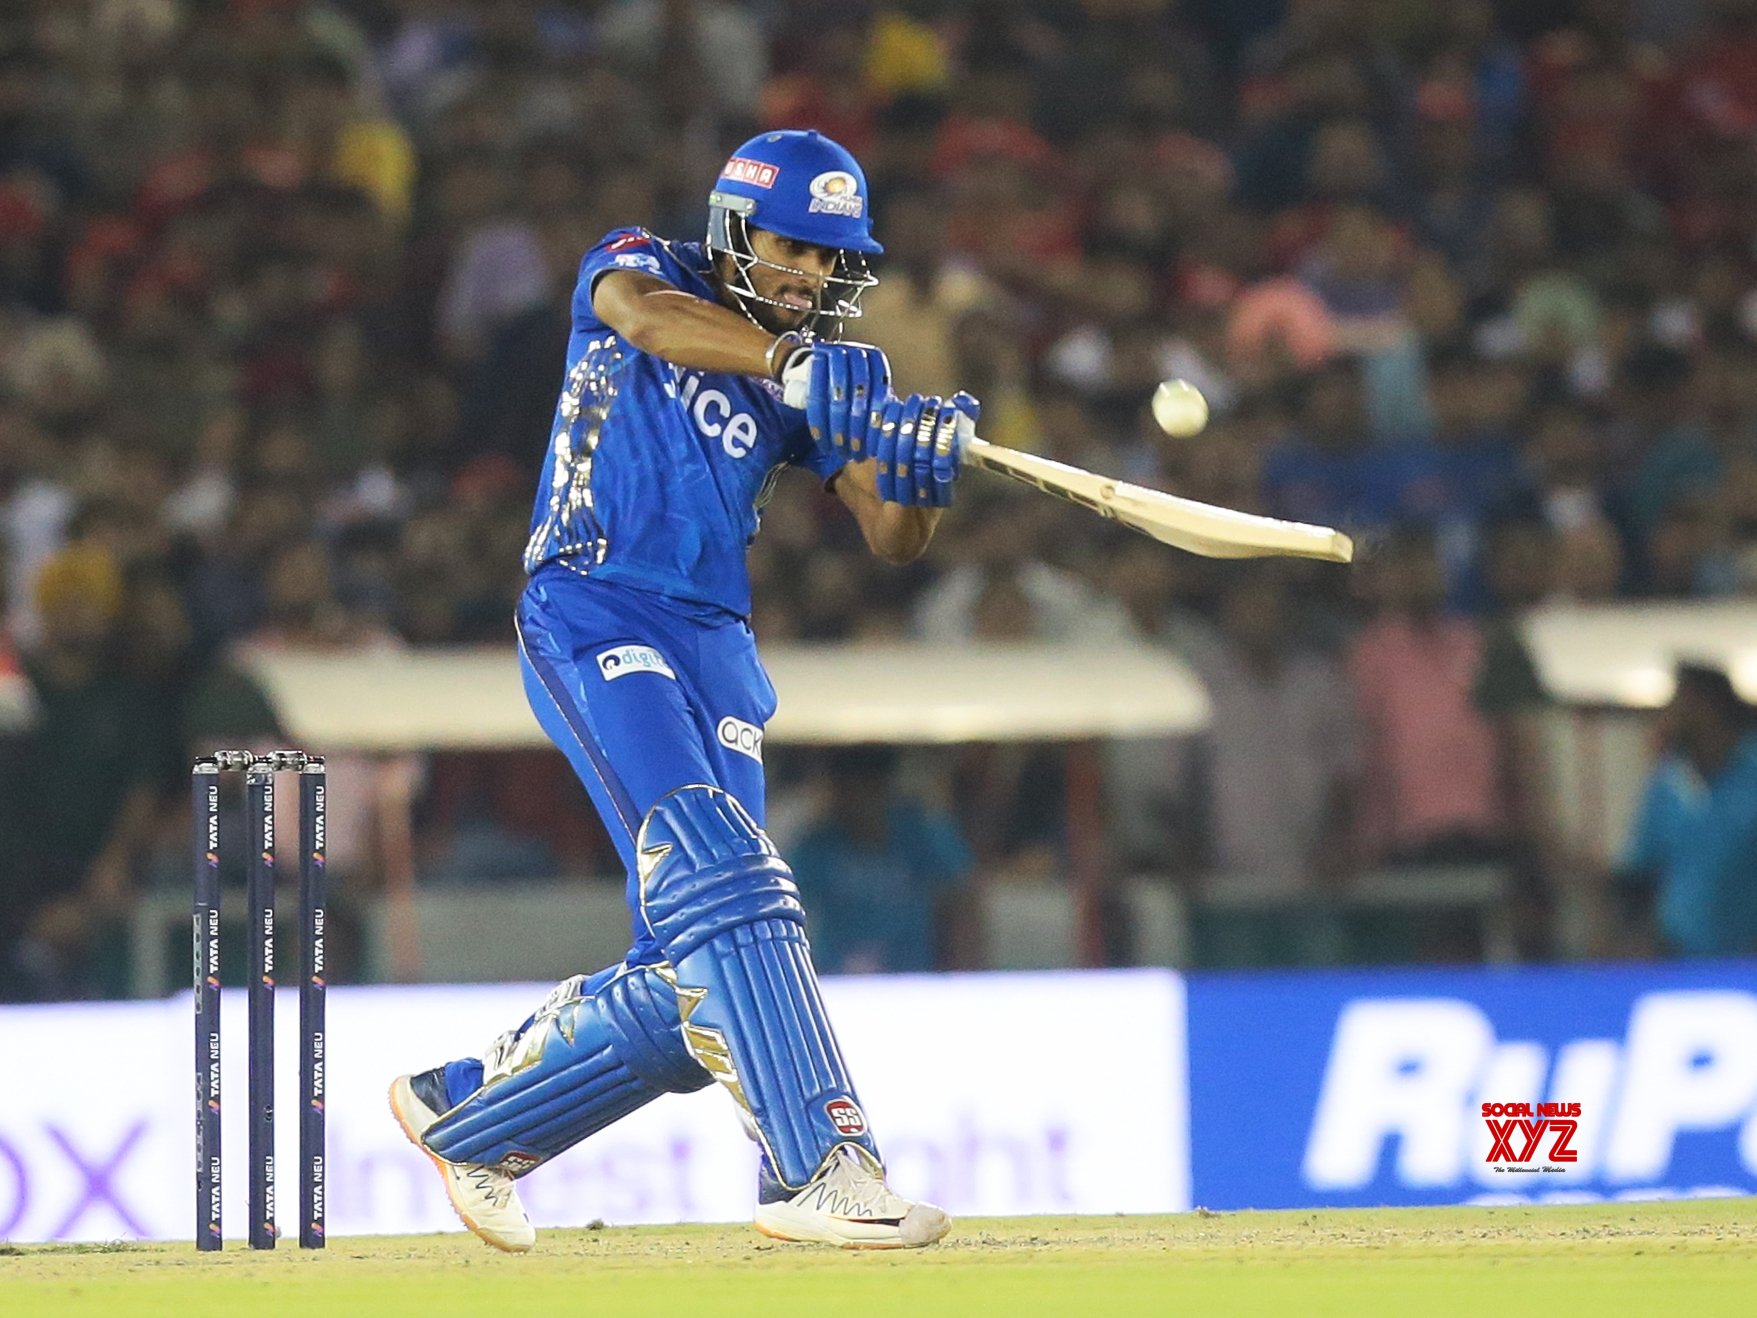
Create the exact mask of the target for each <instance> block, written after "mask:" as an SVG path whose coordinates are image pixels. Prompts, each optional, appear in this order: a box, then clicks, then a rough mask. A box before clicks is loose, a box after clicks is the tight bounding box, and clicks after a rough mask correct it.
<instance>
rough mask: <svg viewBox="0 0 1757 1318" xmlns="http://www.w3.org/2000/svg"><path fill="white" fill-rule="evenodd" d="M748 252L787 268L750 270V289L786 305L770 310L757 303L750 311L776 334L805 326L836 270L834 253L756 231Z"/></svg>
mask: <svg viewBox="0 0 1757 1318" xmlns="http://www.w3.org/2000/svg"><path fill="white" fill-rule="evenodd" d="M750 249H751V251H752V252H754V253H755V254H756V256H757V258H758V260H759V262H761V261H767V262H771V263H772V264H773V265H784V266H787V267H788V269H786V270H774V269H771V268H770V267H769V266H767V265H762V264H758V265H756V266H753V267H752V268H751V272H750V286H751V287H752V288H753V289H755V290H756V292H757V294H758V295H759V296H761V297H766V298H772V299H773V300H774V301H776V302H784V303H786V304H787V305H786V306H783V307H773V306H769V305H767V304H765V303H760V302H759V303H757V304H756V305H755V306H754V308H753V310H754V312H755V315H756V317H757V319H758V320H759V321H761V322H762V323H763V327H764V328H765V329H770V330H773V331H774V332H775V333H777V334H779V333H781V332H783V331H785V330H793V329H798V328H799V327H800V326H801V325H803V324H805V320H806V317H807V316H809V315H811V314H812V313H813V312H814V311H816V310H817V309H818V306H819V303H820V300H821V299H822V297H823V292H824V280H825V279H826V278H828V277H829V276H830V275H831V274H833V273H834V272H835V269H836V257H837V252H836V249H835V248H834V247H819V246H818V245H817V244H816V243H802V242H800V241H799V240H798V239H797V238H783V237H782V236H781V235H780V234H778V233H770V232H769V231H768V230H766V229H755V228H753V229H752V230H751V231H750ZM795 271H798V273H797V274H796V273H794V272H795Z"/></svg>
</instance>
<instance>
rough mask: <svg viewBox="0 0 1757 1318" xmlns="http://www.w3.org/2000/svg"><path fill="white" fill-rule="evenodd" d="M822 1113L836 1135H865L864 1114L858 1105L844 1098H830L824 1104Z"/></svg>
mask: <svg viewBox="0 0 1757 1318" xmlns="http://www.w3.org/2000/svg"><path fill="white" fill-rule="evenodd" d="M824 1113H825V1114H826V1115H827V1116H828V1117H829V1118H830V1124H831V1125H832V1126H834V1127H835V1128H836V1133H837V1134H838V1135H864V1134H866V1113H864V1112H862V1111H861V1110H860V1107H859V1105H858V1104H855V1103H851V1102H849V1101H848V1100H847V1099H845V1098H832V1099H831V1100H830V1101H829V1102H828V1103H825V1104H824Z"/></svg>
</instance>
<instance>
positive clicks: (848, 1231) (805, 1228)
mask: <svg viewBox="0 0 1757 1318" xmlns="http://www.w3.org/2000/svg"><path fill="white" fill-rule="evenodd" d="M757 1197H758V1203H757V1210H756V1229H757V1230H758V1231H761V1232H762V1233H763V1234H764V1235H765V1236H773V1237H774V1238H775V1239H776V1240H797V1241H805V1242H809V1243H812V1244H818V1245H836V1246H839V1247H840V1248H842V1249H920V1248H921V1247H922V1246H923V1245H931V1244H933V1243H934V1242H935V1241H936V1240H939V1239H940V1238H941V1237H942V1236H944V1235H945V1234H946V1232H948V1231H950V1230H951V1229H952V1219H951V1218H949V1217H947V1216H946V1214H945V1210H944V1209H940V1208H935V1207H934V1206H933V1205H932V1204H918V1203H915V1202H914V1201H913V1200H909V1199H905V1198H903V1196H902V1195H900V1194H896V1193H894V1192H893V1191H892V1190H891V1187H890V1186H888V1185H886V1184H885V1176H884V1168H882V1167H880V1166H879V1164H878V1161H877V1160H876V1159H874V1158H873V1156H872V1155H871V1154H870V1153H868V1152H867V1151H866V1150H865V1149H863V1148H861V1147H860V1146H859V1145H855V1144H844V1145H841V1146H840V1147H838V1148H837V1149H836V1150H835V1151H834V1152H832V1153H831V1154H830V1156H829V1158H828V1159H826V1160H825V1162H824V1165H823V1166H822V1167H821V1168H819V1169H818V1174H817V1175H816V1176H814V1177H812V1179H811V1181H810V1183H809V1184H808V1185H806V1187H805V1188H804V1189H803V1190H800V1191H797V1192H796V1193H793V1194H789V1193H788V1191H787V1188H786V1187H785V1186H783V1185H782V1184H781V1183H780V1182H779V1181H778V1180H776V1179H775V1178H774V1177H773V1176H772V1175H771V1174H770V1172H769V1168H768V1162H767V1159H765V1160H764V1163H763V1170H762V1174H761V1176H760V1178H759V1187H758V1196H757Z"/></svg>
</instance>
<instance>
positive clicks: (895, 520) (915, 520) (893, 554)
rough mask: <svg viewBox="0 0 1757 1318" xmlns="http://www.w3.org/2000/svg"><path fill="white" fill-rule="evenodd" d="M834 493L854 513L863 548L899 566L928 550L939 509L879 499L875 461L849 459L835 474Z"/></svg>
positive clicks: (911, 561) (912, 560) (937, 520)
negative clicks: (862, 539) (863, 540)
mask: <svg viewBox="0 0 1757 1318" xmlns="http://www.w3.org/2000/svg"><path fill="white" fill-rule="evenodd" d="M835 489H836V496H837V497H838V498H840V499H841V500H842V502H843V503H844V504H845V505H847V508H848V511H849V512H851V513H853V514H854V520H855V521H856V522H857V523H859V525H860V534H861V536H862V537H864V538H865V540H866V547H867V548H868V549H870V550H872V552H873V553H874V554H876V555H878V557H880V558H882V559H884V561H885V562H887V563H891V564H894V565H896V566H898V567H901V566H902V565H903V564H905V563H913V562H914V561H915V560H916V559H918V558H920V557H921V555H922V554H923V553H925V552H926V551H927V545H928V542H929V541H930V540H932V539H933V533H934V530H935V528H937V527H938V526H939V522H940V513H941V511H942V510H941V509H939V508H921V507H906V506H904V505H903V504H899V503H886V502H885V501H884V500H883V499H881V498H879V491H878V463H876V462H874V461H872V460H871V459H868V460H867V461H865V462H850V463H849V464H848V465H847V466H846V467H843V468H842V470H841V471H839V472H837V473H836V483H835Z"/></svg>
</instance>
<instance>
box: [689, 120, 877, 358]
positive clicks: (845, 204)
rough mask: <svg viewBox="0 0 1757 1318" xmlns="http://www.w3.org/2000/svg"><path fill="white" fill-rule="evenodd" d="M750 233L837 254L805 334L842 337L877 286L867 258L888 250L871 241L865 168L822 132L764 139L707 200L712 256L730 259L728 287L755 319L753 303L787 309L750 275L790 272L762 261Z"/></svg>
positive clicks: (747, 147)
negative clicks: (864, 298)
mask: <svg viewBox="0 0 1757 1318" xmlns="http://www.w3.org/2000/svg"><path fill="white" fill-rule="evenodd" d="M753 228H755V229H766V230H768V231H769V232H770V233H775V234H779V235H781V237H783V238H792V239H794V240H795V241H797V242H802V243H814V244H816V245H817V246H819V247H829V248H833V249H835V251H836V252H837V258H836V268H835V271H834V273H832V274H830V275H829V276H827V277H826V278H825V279H824V280H823V284H822V289H821V292H820V293H819V305H818V308H817V310H816V311H815V312H813V313H812V315H811V317H810V318H809V320H808V321H807V323H806V326H805V328H807V329H809V330H810V331H812V332H813V333H816V334H818V335H819V336H821V337H829V338H835V337H839V336H840V334H841V332H842V325H843V322H844V321H848V320H852V319H853V318H854V317H856V316H858V315H859V314H860V295H861V294H862V293H863V292H865V291H866V290H867V289H869V288H871V287H872V286H873V285H874V284H876V283H877V282H878V280H877V279H875V278H874V277H873V275H872V274H871V272H870V271H868V269H867V267H866V258H867V257H869V256H877V255H879V254H880V253H881V252H883V251H884V250H885V249H884V248H883V247H881V246H879V244H878V243H877V242H876V241H874V239H873V236H872V201H871V198H870V197H869V196H868V195H867V191H866V175H865V174H864V173H863V172H862V171H861V168H860V162H859V161H857V160H855V158H854V157H853V155H851V154H850V153H849V151H848V149H847V148H846V147H844V146H842V145H840V144H839V143H836V142H832V141H831V140H830V139H829V138H827V137H825V136H824V135H823V134H822V133H820V132H817V131H816V130H800V129H784V130H778V131H776V132H772V133H762V134H759V135H758V136H756V137H753V138H751V139H750V141H748V142H746V143H745V144H744V145H743V146H741V147H739V148H738V150H737V151H735V152H733V154H732V158H731V159H730V160H728V161H727V162H726V166H725V168H724V169H722V170H721V171H720V177H719V179H718V180H717V181H716V182H715V184H714V190H713V191H712V192H711V193H709V194H708V241H707V249H708V251H709V252H710V253H711V254H713V255H716V256H726V257H729V258H730V260H731V266H732V269H731V272H730V274H729V275H728V276H727V277H726V279H725V282H726V286H727V288H728V289H730V290H731V292H732V293H733V295H734V296H735V297H736V298H737V299H738V301H739V304H740V305H741V306H743V308H744V311H745V314H746V315H750V316H751V318H752V319H753V320H754V319H755V318H756V317H755V316H754V314H752V312H751V304H752V303H765V304H767V305H770V306H777V307H784V306H786V305H787V304H786V303H783V302H776V301H775V300H774V299H772V298H768V297H764V296H763V295H762V294H760V293H758V292H757V291H756V288H755V286H754V285H753V284H752V282H751V278H750V276H751V271H752V270H754V269H755V268H756V267H758V266H764V267H768V268H771V269H778V270H789V269H790V268H789V267H787V266H779V265H776V264H775V262H773V261H765V260H762V259H761V258H759V257H758V256H757V254H756V252H755V250H754V249H753V248H752V246H751V241H750V230H751V229H753ZM792 273H796V274H798V273H803V272H802V271H792Z"/></svg>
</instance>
